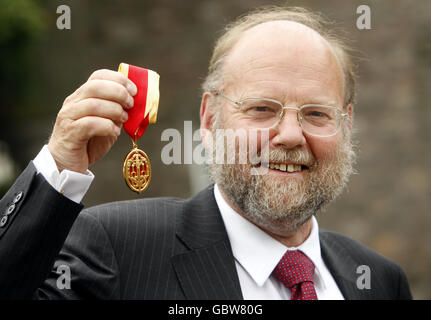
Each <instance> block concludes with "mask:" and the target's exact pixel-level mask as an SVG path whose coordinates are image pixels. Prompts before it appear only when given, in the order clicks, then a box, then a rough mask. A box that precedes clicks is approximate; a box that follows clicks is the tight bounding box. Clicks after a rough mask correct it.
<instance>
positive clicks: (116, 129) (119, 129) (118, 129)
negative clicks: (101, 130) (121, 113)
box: [115, 126, 121, 136]
mask: <svg viewBox="0 0 431 320" xmlns="http://www.w3.org/2000/svg"><path fill="white" fill-rule="evenodd" d="M120 133H121V128H120V127H117V126H115V134H116V135H117V136H119V135H120Z"/></svg>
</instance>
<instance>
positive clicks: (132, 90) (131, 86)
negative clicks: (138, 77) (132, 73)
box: [127, 80, 138, 96]
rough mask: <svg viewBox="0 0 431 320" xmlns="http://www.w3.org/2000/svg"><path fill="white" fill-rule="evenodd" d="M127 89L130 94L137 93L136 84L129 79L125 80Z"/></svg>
mask: <svg viewBox="0 0 431 320" xmlns="http://www.w3.org/2000/svg"><path fill="white" fill-rule="evenodd" d="M127 90H128V91H129V93H130V94H131V95H132V96H134V95H135V94H137V93H138V88H137V87H136V85H135V84H134V83H133V82H132V81H130V80H128V81H127Z"/></svg>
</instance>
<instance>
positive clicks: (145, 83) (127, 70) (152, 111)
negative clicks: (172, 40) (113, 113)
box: [118, 63, 160, 141]
mask: <svg viewBox="0 0 431 320" xmlns="http://www.w3.org/2000/svg"><path fill="white" fill-rule="evenodd" d="M118 71H119V72H121V73H122V74H124V75H125V76H126V77H128V78H129V79H130V80H131V81H132V82H133V83H134V84H135V85H136V87H137V88H138V92H137V94H136V95H135V96H134V97H133V99H134V105H133V108H131V109H129V110H126V111H127V113H128V114H129V119H128V120H127V121H126V122H125V123H124V125H123V126H124V130H125V131H126V132H127V134H128V135H129V136H130V138H132V140H133V141H136V140H138V139H139V138H140V137H141V136H142V135H143V134H144V132H145V130H146V129H147V127H148V124H149V123H156V120H157V110H158V105H159V96H160V94H159V78H160V76H159V75H158V74H157V73H156V72H154V71H152V70H149V69H144V68H140V67H136V66H133V65H129V64H127V63H120V66H119V68H118Z"/></svg>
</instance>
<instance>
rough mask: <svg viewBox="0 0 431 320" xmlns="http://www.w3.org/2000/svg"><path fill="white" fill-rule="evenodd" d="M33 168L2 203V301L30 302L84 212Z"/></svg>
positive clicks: (0, 291) (0, 285)
mask: <svg viewBox="0 0 431 320" xmlns="http://www.w3.org/2000/svg"><path fill="white" fill-rule="evenodd" d="M82 208H83V205H82V204H77V203H75V202H73V201H72V200H69V199H67V198H66V197H64V196H63V195H62V194H61V193H59V192H57V191H56V190H55V189H53V188H52V187H51V185H50V184H49V183H48V182H46V180H45V179H44V178H43V177H42V175H40V174H37V173H36V168H35V167H34V165H33V163H32V162H30V164H29V165H28V166H27V168H26V169H25V170H24V171H23V172H22V174H21V175H20V176H19V177H18V179H17V180H16V181H15V183H14V184H13V186H12V187H11V188H10V189H9V190H8V192H7V193H6V194H5V195H4V197H3V198H2V199H1V200H0V299H30V298H32V296H33V294H34V293H35V292H36V290H37V288H38V287H39V286H41V285H42V283H43V282H44V280H45V279H46V278H47V277H48V275H49V273H50V271H51V269H52V266H53V264H54V260H55V258H56V256H57V255H58V253H59V251H60V249H61V247H62V246H63V243H64V241H65V239H66V237H67V235H68V233H69V231H70V229H71V228H72V225H73V223H74V221H75V219H76V217H77V216H78V214H79V212H80V211H81V210H82Z"/></svg>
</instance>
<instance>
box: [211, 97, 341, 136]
mask: <svg viewBox="0 0 431 320" xmlns="http://www.w3.org/2000/svg"><path fill="white" fill-rule="evenodd" d="M215 94H216V95H219V96H221V97H223V98H224V99H226V100H228V101H229V102H231V103H233V104H235V105H236V106H237V107H238V108H239V110H240V111H241V112H242V113H243V114H244V120H245V121H247V124H248V125H249V126H250V127H252V128H257V129H272V128H275V127H276V126H277V125H278V124H279V123H280V122H281V120H282V119H283V116H284V114H285V113H286V110H294V111H297V115H298V123H299V125H300V126H301V128H302V130H303V131H304V132H305V133H307V134H309V135H312V136H317V137H330V136H333V135H335V134H336V133H337V132H338V130H339V129H340V123H341V120H342V119H343V118H345V117H346V116H347V115H348V113H341V110H340V109H339V108H337V107H333V106H323V105H318V104H306V105H303V106H301V107H299V108H294V107H285V106H284V105H283V104H282V103H281V102H280V101H277V100H273V99H266V98H246V99H243V100H240V101H235V100H232V99H230V98H228V97H226V96H225V95H224V94H222V93H221V92H220V91H217V92H215Z"/></svg>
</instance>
